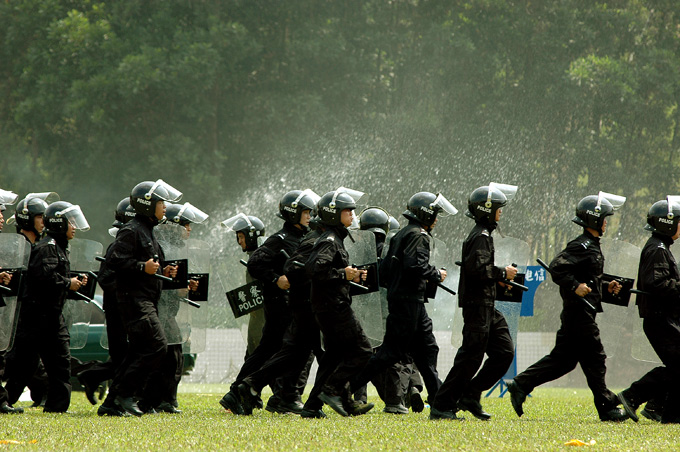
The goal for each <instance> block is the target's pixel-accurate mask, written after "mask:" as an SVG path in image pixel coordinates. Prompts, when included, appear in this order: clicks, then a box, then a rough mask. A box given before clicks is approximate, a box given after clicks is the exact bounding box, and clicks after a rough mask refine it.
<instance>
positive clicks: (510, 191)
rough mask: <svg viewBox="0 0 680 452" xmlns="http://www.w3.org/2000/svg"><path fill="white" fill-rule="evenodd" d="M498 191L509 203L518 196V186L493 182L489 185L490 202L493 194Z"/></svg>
mask: <svg viewBox="0 0 680 452" xmlns="http://www.w3.org/2000/svg"><path fill="white" fill-rule="evenodd" d="M494 189H495V190H498V191H500V192H501V193H503V194H504V195H505V197H506V199H507V200H508V201H510V200H512V198H514V197H515V195H516V194H517V185H509V184H499V183H498V182H491V183H490V184H489V201H491V192H492V191H493V190H494Z"/></svg>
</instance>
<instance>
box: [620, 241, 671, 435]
mask: <svg viewBox="0 0 680 452" xmlns="http://www.w3.org/2000/svg"><path fill="white" fill-rule="evenodd" d="M672 243H673V239H671V238H670V237H668V236H665V235H661V234H658V233H653V234H652V236H651V237H650V238H649V240H647V243H646V244H645V247H644V248H643V249H642V254H641V255H640V267H639V269H638V288H639V289H640V290H642V291H645V292H648V293H649V294H650V295H638V297H637V305H638V309H639V312H640V317H642V318H643V328H644V331H645V334H646V335H647V338H648V339H649V343H650V344H651V345H652V347H653V348H654V351H655V352H656V354H657V355H658V356H659V358H661V361H662V362H663V363H664V366H660V367H657V368H655V369H652V370H651V371H650V372H648V373H647V374H646V375H644V376H643V377H642V378H641V379H640V380H638V381H636V382H635V383H633V384H632V385H631V386H630V388H628V389H626V390H625V391H623V393H624V395H625V397H626V399H628V401H630V402H631V403H632V404H633V405H634V406H635V407H637V406H639V405H640V404H642V403H644V402H646V401H648V400H652V399H660V400H663V399H664V398H665V397H666V393H668V397H667V399H666V402H665V403H664V404H663V405H664V410H663V414H662V421H663V422H680V390H678V388H677V382H678V381H679V380H678V378H679V377H680V272H679V271H678V266H677V264H676V262H675V258H674V257H673V254H672V253H671V251H670V246H671V244H672Z"/></svg>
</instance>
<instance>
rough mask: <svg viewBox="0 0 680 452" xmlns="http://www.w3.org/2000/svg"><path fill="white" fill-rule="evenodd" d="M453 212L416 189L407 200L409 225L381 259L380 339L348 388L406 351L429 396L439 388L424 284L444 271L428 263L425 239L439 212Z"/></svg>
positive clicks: (362, 382) (436, 279)
mask: <svg viewBox="0 0 680 452" xmlns="http://www.w3.org/2000/svg"><path fill="white" fill-rule="evenodd" d="M455 213H457V210H456V209H455V208H454V207H453V206H452V205H451V203H449V201H448V200H447V199H446V198H445V197H444V196H443V195H441V194H434V193H430V192H419V193H416V194H415V195H413V196H411V198H410V199H409V200H408V203H407V204H406V211H405V212H404V213H403V215H404V217H406V218H407V219H408V222H409V223H408V225H407V226H405V227H404V228H402V229H400V230H399V232H397V234H396V235H395V236H394V237H392V240H391V242H390V246H389V249H388V250H387V254H386V255H385V257H384V259H383V260H382V261H381V262H380V268H379V272H380V284H381V285H383V286H385V287H386V288H387V302H388V309H389V314H388V316H387V323H386V326H385V338H384V340H383V343H382V346H381V347H380V349H379V350H378V352H377V353H376V354H375V355H373V356H372V357H371V359H370V361H369V362H368V364H367V365H366V367H365V368H364V369H363V371H361V373H360V374H359V375H357V376H355V377H354V378H353V379H352V381H351V387H352V388H358V387H361V386H363V385H365V384H366V383H367V382H368V381H370V380H371V379H373V378H374V377H375V375H377V374H378V373H380V372H382V371H383V370H385V369H387V368H388V367H389V366H391V365H392V364H394V363H396V362H398V361H402V360H405V359H407V356H408V355H410V356H411V357H412V358H413V360H414V362H415V364H416V366H417V367H418V370H419V371H420V373H421V375H422V377H423V382H424V383H425V387H426V388H427V392H428V396H429V397H430V400H434V397H435V395H436V393H437V391H438V390H439V386H440V385H441V381H440V380H439V376H438V374H437V355H438V354H439V346H438V345H437V341H436V340H435V337H434V334H433V332H432V319H430V317H429V316H428V314H427V311H426V310H425V303H427V292H428V291H427V286H428V284H436V283H439V282H441V281H444V279H446V270H444V269H437V268H435V267H434V266H433V265H430V263H429V261H430V238H431V235H430V234H431V232H432V229H433V228H434V227H435V224H436V223H437V217H438V215H439V214H441V215H442V216H443V215H454V214H455Z"/></svg>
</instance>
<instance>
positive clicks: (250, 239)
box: [220, 213, 265, 361]
mask: <svg viewBox="0 0 680 452" xmlns="http://www.w3.org/2000/svg"><path fill="white" fill-rule="evenodd" d="M220 225H221V226H222V227H224V228H227V229H228V230H232V231H234V232H235V233H236V242H237V243H238V244H239V246H240V247H241V250H243V252H244V253H247V254H248V256H250V255H251V254H252V253H253V251H255V250H256V249H257V247H258V246H259V243H258V239H259V238H260V237H264V234H265V229H264V223H263V222H262V220H260V219H259V218H258V217H256V216H252V215H246V214H244V213H238V214H237V215H235V216H233V217H231V218H227V219H226V220H224V221H222V222H221V223H220ZM254 280H255V278H253V277H252V276H250V273H248V271H247V270H246V283H250V282H252V281H254ZM263 326H264V310H263V309H257V310H255V311H252V312H251V313H250V314H248V334H247V339H246V356H245V357H244V361H245V360H246V359H248V355H250V354H251V353H253V352H254V351H255V349H256V348H257V346H258V345H259V344H260V339H261V338H262V327H263Z"/></svg>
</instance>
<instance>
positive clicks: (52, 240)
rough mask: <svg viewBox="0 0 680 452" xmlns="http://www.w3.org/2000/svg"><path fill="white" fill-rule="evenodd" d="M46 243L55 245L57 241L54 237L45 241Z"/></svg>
mask: <svg viewBox="0 0 680 452" xmlns="http://www.w3.org/2000/svg"><path fill="white" fill-rule="evenodd" d="M47 244H48V245H55V246H56V245H57V242H56V241H55V240H54V239H50V240H49V241H48V242H47Z"/></svg>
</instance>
